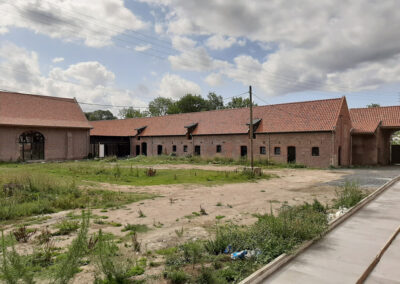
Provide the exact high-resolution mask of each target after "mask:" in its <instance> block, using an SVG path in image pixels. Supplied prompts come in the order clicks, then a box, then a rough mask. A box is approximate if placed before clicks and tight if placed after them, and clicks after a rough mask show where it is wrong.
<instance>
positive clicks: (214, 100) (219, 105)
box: [206, 93, 224, 110]
mask: <svg viewBox="0 0 400 284" xmlns="http://www.w3.org/2000/svg"><path fill="white" fill-rule="evenodd" d="M206 101H207V110H215V109H223V108H224V100H223V98H222V97H221V96H218V95H217V94H215V93H208V96H207V100H206Z"/></svg>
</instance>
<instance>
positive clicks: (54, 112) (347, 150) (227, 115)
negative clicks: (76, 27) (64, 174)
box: [0, 92, 400, 168]
mask: <svg viewBox="0 0 400 284" xmlns="http://www.w3.org/2000/svg"><path fill="white" fill-rule="evenodd" d="M253 118H254V119H253V127H254V137H253V138H254V157H255V159H256V160H257V159H270V160H274V161H276V162H280V163H286V162H296V163H300V164H304V165H307V166H311V167H322V168H325V167H328V166H350V165H377V164H380V165H388V164H392V163H400V147H399V146H397V145H391V137H392V135H393V133H394V132H396V131H398V130H400V106H393V107H377V108H362V109H350V110H349V109H348V106H347V102H346V98H345V97H342V98H338V99H330V100H317V101H307V102H298V103H286V104H277V105H268V106H259V107H254V114H253ZM249 122H250V120H249V109H248V108H242V109H224V110H215V111H205V112H197V113H186V114H176V115H167V116H160V117H146V118H132V119H124V120H107V121H93V122H91V123H90V124H89V122H88V121H87V120H86V118H85V116H84V114H83V112H82V110H81V109H80V107H79V105H78V104H77V102H76V101H75V100H74V99H63V98H54V97H44V96H36V95H25V94H17V93H6V92H0V160H3V161H9V160H12V161H16V160H64V159H82V158H85V157H87V156H93V155H94V156H99V155H100V156H103V155H104V156H113V155H116V156H119V157H127V156H131V157H133V156H137V155H147V156H157V155H171V154H174V155H177V156H185V155H199V156H201V157H204V158H213V157H226V158H233V159H239V158H241V157H242V158H244V157H246V156H248V154H249V147H250V139H249V138H250V137H249ZM90 128H92V129H90ZM89 130H90V142H89Z"/></svg>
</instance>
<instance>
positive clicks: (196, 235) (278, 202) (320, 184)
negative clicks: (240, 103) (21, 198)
mask: <svg viewBox="0 0 400 284" xmlns="http://www.w3.org/2000/svg"><path fill="white" fill-rule="evenodd" d="M155 168H175V169H178V168H196V169H208V170H222V171H229V170H234V169H236V168H238V167H230V166H213V165H201V166H200V165H199V166H193V165H160V166H158V167H155ZM264 172H265V173H273V174H275V175H277V177H276V178H272V179H269V180H259V181H257V182H251V183H240V184H226V185H221V186H202V185H168V186H147V187H135V186H126V185H111V184H98V185H95V186H94V187H96V188H105V189H109V190H116V191H128V192H147V193H154V194H156V195H158V196H160V197H157V198H154V199H149V200H143V201H141V202H136V203H132V204H129V205H126V206H125V207H124V208H121V209H116V210H109V211H108V212H101V210H93V213H94V214H96V215H100V216H107V217H108V219H106V220H105V221H107V222H117V223H121V224H122V227H115V226H111V225H109V224H104V225H99V224H93V223H92V225H91V232H95V231H97V230H98V229H100V228H101V229H102V230H103V231H104V232H110V233H113V234H114V235H116V236H124V235H126V232H122V231H121V230H122V228H123V226H124V225H126V224H145V225H147V226H148V227H149V228H150V230H149V231H148V232H146V233H140V234H139V235H138V237H139V241H140V242H141V247H142V251H143V252H146V251H154V250H157V249H160V248H165V247H169V246H175V245H177V244H179V243H183V242H184V241H187V240H196V239H204V238H208V237H209V236H210V235H212V228H213V226H214V225H215V224H216V223H217V222H218V223H220V224H223V223H225V222H234V223H237V224H251V223H253V222H255V221H256V218H255V217H254V216H253V214H255V213H267V212H270V211H271V207H272V210H273V211H275V212H276V211H277V210H278V209H279V208H280V207H281V206H282V204H283V203H284V202H287V203H288V204H290V205H292V204H300V203H303V202H305V201H307V202H312V201H313V199H314V198H316V199H318V200H319V201H320V202H322V203H323V204H326V203H330V202H331V201H332V199H333V198H334V196H335V190H336V189H337V187H335V186H332V185H329V184H327V182H329V181H334V180H338V179H341V178H343V177H344V176H346V175H347V174H348V172H345V171H329V170H310V169H279V170H264ZM90 186H93V185H92V183H91V185H90ZM200 207H201V208H203V209H204V210H205V211H206V212H207V215H204V216H195V215H193V214H192V212H199V211H200ZM139 210H141V211H142V212H143V213H144V214H145V216H146V217H144V218H143V217H142V218H141V217H139V214H138V211H139ZM67 213H68V212H60V213H57V214H52V215H50V217H51V219H49V220H46V221H45V222H44V223H42V224H40V225H35V226H36V227H37V228H39V229H40V228H42V227H44V226H50V227H51V225H53V224H55V223H57V222H59V221H60V220H61V219H62V218H64V217H65V215H66V214H67ZM76 214H79V211H76ZM185 216H186V217H185ZM188 216H191V217H188ZM217 216H220V217H219V218H220V219H219V220H217V218H216V217H217ZM222 216H224V217H222ZM181 230H183V235H182V236H178V235H180V234H177V233H176V231H181ZM73 237H74V236H73V235H72V236H70V237H65V236H64V237H61V238H59V239H58V241H57V242H56V245H57V246H65V245H67V244H68V243H70V241H71V239H72V238H73ZM28 246H29V245H28ZM28 246H27V245H24V249H27V250H29V248H28ZM155 260H157V259H155ZM94 271H95V269H94V267H93V266H91V265H89V266H87V267H85V268H84V270H83V271H82V272H80V273H79V274H78V275H77V276H76V277H75V280H74V283H84V282H86V283H89V282H92V281H93V279H94V278H93V277H94V276H93V275H94ZM161 271H162V268H161V267H158V268H152V269H150V270H149V271H146V273H160V272H161Z"/></svg>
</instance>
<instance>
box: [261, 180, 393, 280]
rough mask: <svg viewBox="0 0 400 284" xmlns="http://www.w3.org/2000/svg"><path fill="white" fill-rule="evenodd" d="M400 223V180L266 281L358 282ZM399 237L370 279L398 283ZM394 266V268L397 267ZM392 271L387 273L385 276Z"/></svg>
mask: <svg viewBox="0 0 400 284" xmlns="http://www.w3.org/2000/svg"><path fill="white" fill-rule="evenodd" d="M399 224H400V182H398V183H396V184H395V185H393V186H392V187H390V188H388V189H387V190H386V191H385V192H383V193H382V194H381V195H379V196H378V197H377V198H376V199H375V200H374V201H372V202H371V203H369V204H368V205H366V206H365V207H363V208H362V209H361V210H360V211H358V212H357V213H355V214H354V215H353V216H352V217H350V218H349V219H347V220H346V221H344V222H343V223H342V224H341V225H339V226H338V227H336V228H335V229H334V230H332V231H331V232H330V233H328V234H327V235H326V236H325V237H324V238H323V239H322V240H320V241H319V242H317V243H316V244H314V245H312V246H311V247H310V248H308V249H307V250H306V251H304V252H303V253H301V254H300V255H298V256H297V257H296V258H294V259H293V260H292V261H291V262H289V263H288V264H287V265H286V266H284V267H282V268H281V269H280V270H278V271H277V272H275V273H274V274H272V275H271V276H270V277H269V278H268V279H266V280H264V282H263V283H279V284H284V283H290V284H292V283H307V284H312V283H355V282H356V281H357V279H358V278H359V277H360V276H361V275H362V273H363V272H364V270H365V269H366V268H367V267H368V265H369V264H370V263H371V261H372V260H373V259H374V257H375V256H376V255H377V254H378V253H379V251H380V250H381V248H382V247H383V246H384V245H385V244H386V242H387V241H388V239H389V238H390V237H391V235H392V234H393V233H394V231H395V230H396V229H397V227H398V226H399ZM399 238H400V237H398V238H396V240H395V242H394V243H393V244H392V246H393V247H391V248H390V250H388V251H387V252H386V254H385V255H384V257H383V258H382V262H381V263H379V265H378V266H377V267H376V268H375V270H374V273H373V275H371V277H370V278H369V279H368V283H399V284H400V276H399V272H400V256H399V250H396V249H393V248H396V247H399V245H400V244H399ZM394 270H395V271H394ZM388 271H389V274H390V275H389V274H388V275H385V276H384V277H382V274H385V273H387V272H388Z"/></svg>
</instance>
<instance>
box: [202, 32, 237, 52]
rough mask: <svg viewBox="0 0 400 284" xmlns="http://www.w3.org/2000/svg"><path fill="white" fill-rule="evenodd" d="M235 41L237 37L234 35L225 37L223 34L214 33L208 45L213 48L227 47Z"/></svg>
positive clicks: (208, 40) (207, 42)
mask: <svg viewBox="0 0 400 284" xmlns="http://www.w3.org/2000/svg"><path fill="white" fill-rule="evenodd" d="M235 43H236V39H235V38H234V37H224V36H222V35H213V36H211V37H209V38H208V39H207V41H206V45H207V46H208V47H209V48H211V49H213V50H219V49H226V48H229V47H231V46H232V45H234V44H235Z"/></svg>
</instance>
